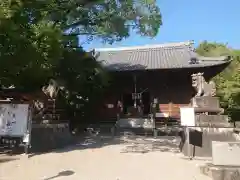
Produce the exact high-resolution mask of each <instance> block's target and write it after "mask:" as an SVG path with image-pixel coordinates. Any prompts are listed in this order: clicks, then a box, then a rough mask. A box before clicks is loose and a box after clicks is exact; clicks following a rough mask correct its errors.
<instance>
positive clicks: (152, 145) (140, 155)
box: [0, 136, 210, 180]
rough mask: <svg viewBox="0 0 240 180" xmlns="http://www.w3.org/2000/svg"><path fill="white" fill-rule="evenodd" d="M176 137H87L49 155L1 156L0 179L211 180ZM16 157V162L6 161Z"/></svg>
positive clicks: (199, 162)
mask: <svg viewBox="0 0 240 180" xmlns="http://www.w3.org/2000/svg"><path fill="white" fill-rule="evenodd" d="M178 143H179V140H178V139H176V138H175V137H161V138H158V139H153V138H147V137H136V136H135V137H134V136H132V137H131V136H124V137H121V138H114V139H113V138H111V137H108V136H101V137H87V138H86V139H85V140H84V141H82V142H80V143H79V144H76V145H74V146H71V147H68V148H65V149H61V150H57V151H54V152H51V153H46V154H41V155H32V157H30V158H27V157H26V156H25V155H19V156H14V157H11V158H10V157H7V156H4V155H0V180H52V179H53V180H55V179H56V180H178V179H184V180H210V178H208V177H206V176H204V175H201V174H200V171H199V167H198V166H199V165H201V164H203V163H206V161H203V160H192V161H190V160H187V159H186V158H184V157H183V156H182V155H181V153H179V152H178V148H177V145H178ZM12 158H15V160H11V161H8V160H9V159H12Z"/></svg>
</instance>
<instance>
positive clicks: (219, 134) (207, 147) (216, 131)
mask: <svg viewBox="0 0 240 180" xmlns="http://www.w3.org/2000/svg"><path fill="white" fill-rule="evenodd" d="M191 130H196V131H197V133H195V134H194V132H193V133H190V136H192V139H191V140H192V141H193V142H194V144H196V145H202V147H197V146H195V156H196V157H212V141H220V142H227V141H231V142H236V141H237V139H236V137H235V136H234V134H233V129H232V128H191ZM181 138H182V140H183V141H182V143H181V144H180V150H182V153H183V154H184V155H185V156H189V155H190V156H192V155H193V154H194V146H193V145H190V148H189V150H190V152H188V146H189V145H188V142H187V141H186V140H187V138H188V137H187V132H186V129H184V130H183V133H182V134H181ZM184 140H185V142H184Z"/></svg>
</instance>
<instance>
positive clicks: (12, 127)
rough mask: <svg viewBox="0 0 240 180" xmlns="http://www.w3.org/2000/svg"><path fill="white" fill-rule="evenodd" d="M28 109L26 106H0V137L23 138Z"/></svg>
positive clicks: (26, 124)
mask: <svg viewBox="0 0 240 180" xmlns="http://www.w3.org/2000/svg"><path fill="white" fill-rule="evenodd" d="M28 107H29V105H28V104H0V136H24V134H25V133H26V131H27V126H28V113H29V112H28V111H29V108H28Z"/></svg>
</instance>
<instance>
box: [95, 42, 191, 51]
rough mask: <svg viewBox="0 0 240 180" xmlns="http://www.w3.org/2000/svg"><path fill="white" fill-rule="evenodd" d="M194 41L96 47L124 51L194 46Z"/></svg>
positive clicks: (104, 49)
mask: <svg viewBox="0 0 240 180" xmlns="http://www.w3.org/2000/svg"><path fill="white" fill-rule="evenodd" d="M193 44H194V41H184V42H171V43H163V44H147V45H143V46H125V47H116V48H96V49H95V51H97V52H103V51H124V50H140V49H149V48H171V47H173V48H175V47H182V46H192V45H193Z"/></svg>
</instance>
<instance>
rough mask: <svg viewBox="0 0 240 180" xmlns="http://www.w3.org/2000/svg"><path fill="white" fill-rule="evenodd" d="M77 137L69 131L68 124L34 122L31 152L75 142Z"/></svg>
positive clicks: (45, 150) (49, 149)
mask: <svg viewBox="0 0 240 180" xmlns="http://www.w3.org/2000/svg"><path fill="white" fill-rule="evenodd" d="M76 140H77V137H75V136H73V135H72V134H71V133H70V132H69V127H68V124H66V123H61V124H33V125H32V134H31V149H30V152H32V153H36V152H39V153H40V152H47V151H51V150H53V149H56V148H62V147H65V146H67V145H71V144H73V143H75V142H76Z"/></svg>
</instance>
